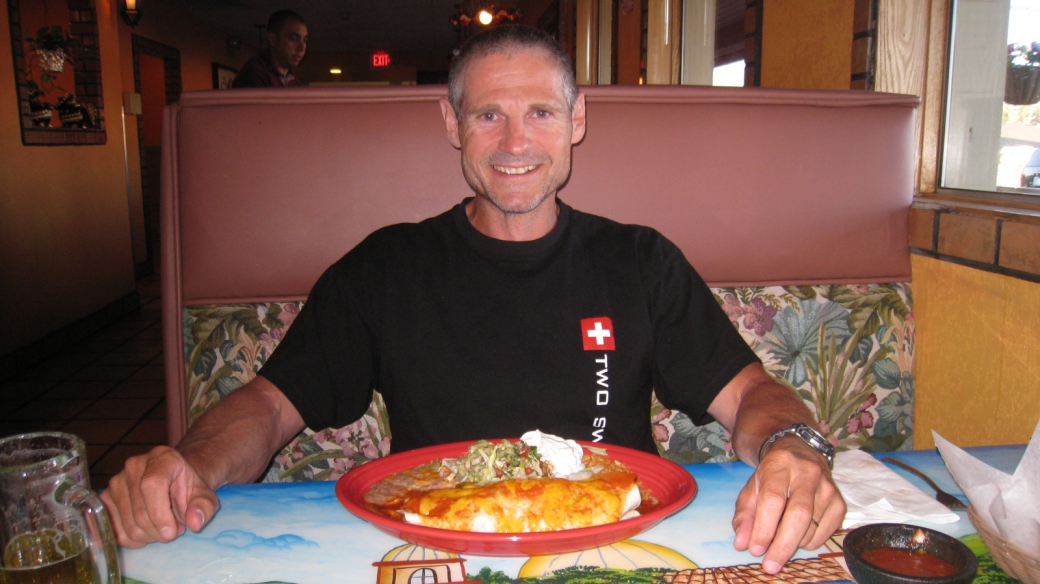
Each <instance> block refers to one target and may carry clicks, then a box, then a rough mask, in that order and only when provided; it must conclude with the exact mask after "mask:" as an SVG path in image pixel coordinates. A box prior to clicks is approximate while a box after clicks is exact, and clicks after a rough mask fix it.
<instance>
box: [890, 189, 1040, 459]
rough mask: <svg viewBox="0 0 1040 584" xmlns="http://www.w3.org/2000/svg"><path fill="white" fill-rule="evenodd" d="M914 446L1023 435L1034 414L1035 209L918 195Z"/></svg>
mask: <svg viewBox="0 0 1040 584" xmlns="http://www.w3.org/2000/svg"><path fill="white" fill-rule="evenodd" d="M910 249H911V251H912V252H913V254H914V255H913V257H912V258H911V259H912V264H913V291H914V320H915V323H916V328H917V338H916V341H917V353H916V371H915V379H916V410H915V413H914V436H915V442H914V447H915V448H932V447H933V446H934V443H933V441H932V434H931V431H932V430H935V431H937V432H938V433H939V434H941V435H942V436H943V437H944V438H947V439H948V440H951V441H953V442H954V443H955V444H959V445H962V446H982V445H988V444H1014V443H1022V442H1026V441H1028V440H1029V436H1030V435H1031V433H1032V431H1033V428H1034V427H1035V426H1036V423H1037V420H1038V419H1040V391H1038V390H1037V388H1040V311H1038V310H1037V307H1038V306H1040V212H1037V211H1030V210H1029V209H1024V208H1020V209H1016V208H1009V207H1001V208H996V207H995V206H993V205H986V204H976V203H965V202H948V201H943V200H939V199H928V200H918V201H916V202H915V203H914V206H913V208H912V209H911V213H910Z"/></svg>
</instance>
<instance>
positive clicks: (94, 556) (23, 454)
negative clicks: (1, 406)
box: [0, 432, 120, 584]
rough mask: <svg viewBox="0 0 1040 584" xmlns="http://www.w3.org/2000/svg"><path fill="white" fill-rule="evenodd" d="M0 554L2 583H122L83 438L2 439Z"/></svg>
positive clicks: (46, 434)
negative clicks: (95, 489) (91, 488)
mask: <svg viewBox="0 0 1040 584" xmlns="http://www.w3.org/2000/svg"><path fill="white" fill-rule="evenodd" d="M0 550H2V551H3V556H2V558H0V584H66V583H68V584H118V583H119V582H120V578H119V560H118V556H117V552H116V544H115V534H114V533H113V532H112V524H111V521H110V520H109V517H108V512H107V511H106V510H105V508H104V506H103V505H102V504H101V500H100V499H98V497H97V494H95V493H94V492H93V491H91V490H90V475H89V474H88V471H87V450H86V446H85V445H84V444H83V440H81V439H80V438H78V437H76V436H73V435H72V434H65V433H62V432H41V433H34V434H21V435H18V436H10V437H8V438H3V439H0Z"/></svg>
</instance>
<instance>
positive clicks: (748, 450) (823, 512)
mask: <svg viewBox="0 0 1040 584" xmlns="http://www.w3.org/2000/svg"><path fill="white" fill-rule="evenodd" d="M708 413H710V414H711V415H712V416H713V417H714V418H715V419H716V420H718V421H719V422H720V423H721V424H722V425H723V426H725V427H726V428H727V429H729V430H730V432H732V434H733V439H732V440H733V449H734V451H735V452H736V454H737V456H739V457H740V459H741V460H743V461H744V462H746V463H748V464H750V465H751V466H754V467H756V470H755V474H754V475H752V477H751V479H750V480H749V481H748V483H747V485H745V486H744V489H743V490H741V492H740V495H739V497H738V498H737V507H736V511H735V513H734V514H733V530H734V531H735V532H736V535H735V536H734V540H733V546H734V547H735V548H737V549H738V550H745V549H746V550H749V551H750V552H751V553H752V554H754V555H756V556H761V555H763V554H765V557H764V558H763V559H762V568H763V569H764V570H765V571H766V572H768V573H771V574H775V573H776V572H779V571H780V569H781V568H782V567H783V564H784V563H785V562H787V560H789V559H790V558H791V556H792V555H794V552H795V551H796V550H797V549H798V548H800V547H801V548H805V549H816V548H818V547H820V546H821V545H823V543H824V542H825V541H826V540H827V538H828V537H830V536H831V534H833V533H834V532H835V531H836V530H837V529H838V528H839V527H841V522H842V520H843V519H844V518H845V501H844V500H843V499H842V498H841V493H840V492H838V488H837V486H836V485H835V484H834V481H833V480H832V479H831V473H830V468H829V467H828V465H827V461H826V459H825V458H824V457H823V455H821V454H820V453H819V452H817V451H816V450H814V449H813V448H811V447H810V446H809V445H808V444H806V443H805V442H804V441H803V440H802V439H801V438H798V437H796V436H784V437H782V438H780V439H779V440H777V441H776V442H774V443H773V444H772V445H770V447H769V448H768V449H767V450H766V452H765V454H764V456H763V459H762V460H761V461H760V460H758V451H759V448H760V447H761V446H762V443H763V442H765V441H766V440H767V439H768V438H769V437H770V436H771V435H772V434H773V433H774V432H776V431H777V430H779V429H781V428H784V427H786V426H790V425H791V424H795V423H798V422H802V423H804V424H807V425H809V426H811V427H813V428H816V429H817V430H819V428H817V426H816V424H815V422H814V421H813V418H812V415H811V414H810V412H809V410H808V408H806V407H805V404H804V403H802V401H801V400H800V399H798V398H797V397H796V396H795V395H794V394H792V393H791V391H790V390H789V389H787V388H786V387H784V386H782V385H780V384H778V383H776V382H775V381H773V379H772V378H770V377H769V375H768V374H767V373H766V372H765V370H764V369H763V368H762V366H761V365H760V364H757V363H756V364H752V365H748V366H747V367H745V368H744V369H743V370H742V371H741V372H740V373H739V374H738V375H737V376H736V377H734V378H733V379H732V380H731V381H730V382H729V383H728V384H727V385H726V387H725V388H723V390H722V391H721V392H720V393H719V395H718V396H716V397H715V400H714V401H712V403H711V406H710V407H709V408H708Z"/></svg>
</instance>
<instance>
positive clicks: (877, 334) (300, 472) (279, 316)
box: [183, 284, 914, 481]
mask: <svg viewBox="0 0 1040 584" xmlns="http://www.w3.org/2000/svg"><path fill="white" fill-rule="evenodd" d="M713 292H714V294H715V298H716V300H717V301H718V302H719V304H720V305H721V306H722V308H723V310H724V311H725V312H726V314H727V315H729V318H730V321H731V322H732V323H733V325H734V326H735V327H737V330H739V331H740V333H741V335H742V336H743V337H744V339H745V340H746V341H747V342H748V344H749V345H750V346H751V347H752V348H753V349H754V350H755V352H756V353H757V354H758V356H759V358H761V359H762V362H763V364H764V365H765V367H766V370H767V371H769V372H770V373H771V374H772V375H773V376H774V377H775V378H776V379H777V380H778V381H779V382H780V383H782V384H784V385H786V386H787V387H789V388H790V389H791V390H792V391H793V392H795V394H796V395H798V396H799V397H800V398H801V399H802V400H803V401H805V403H806V404H807V405H808V406H809V408H810V410H811V411H813V413H814V415H815V417H816V419H817V420H818V421H819V423H820V426H821V427H822V428H823V429H824V431H825V433H826V434H827V437H828V439H829V440H830V441H831V442H832V443H833V444H834V445H835V446H837V447H838V448H839V449H848V448H863V449H866V450H870V451H873V452H880V451H891V450H903V449H909V448H911V447H912V445H913V401H914V399H913V398H914V321H913V313H912V311H911V305H912V300H911V295H910V286H909V285H908V284H880V285H867V284H863V285H835V286H800V287H792V286H785V287H781V286H774V287H760V288H715V289H713ZM300 306H301V303H298V302H272V303H261V304H244V305H219V306H194V307H188V308H186V309H185V310H184V314H183V318H184V323H183V324H184V359H185V364H186V368H187V370H186V386H187V387H186V391H187V400H186V403H187V407H188V424H189V425H191V424H192V423H194V421H195V420H196V419H198V416H200V415H201V414H202V413H203V412H204V411H206V410H207V409H209V408H210V407H211V406H212V405H213V404H215V403H217V402H218V401H220V400H221V399H222V398H223V397H224V396H226V395H227V394H228V393H230V392H231V391H234V390H235V389H236V388H238V387H241V386H242V385H243V384H244V383H246V382H247V381H249V380H251V379H252V378H253V377H255V376H256V372H257V371H259V370H260V367H261V366H262V365H263V364H264V362H266V360H267V358H268V357H269V356H270V354H271V352H272V351H273V350H274V348H275V347H276V346H277V344H278V342H279V341H280V340H281V339H282V337H283V336H284V334H285V331H286V330H287V329H288V328H289V326H291V325H292V322H293V320H294V319H295V318H296V315H297V314H298V313H299V310H300ZM650 423H651V424H653V433H654V439H655V440H656V441H657V444H658V450H659V451H660V452H661V454H662V455H664V456H666V457H668V458H670V459H672V460H675V461H677V462H681V463H689V462H704V461H725V460H735V457H734V455H733V450H732V448H731V446H730V441H729V434H728V433H727V432H726V431H725V429H724V428H722V426H721V425H719V424H718V423H712V424H708V425H706V426H695V425H694V424H693V423H692V422H691V421H690V418H689V417H688V416H686V414H683V413H682V412H678V411H672V410H668V409H666V408H665V407H664V406H663V405H661V404H660V403H659V402H658V401H657V399H656V397H655V398H654V401H653V405H652V419H651V420H650ZM390 439H391V436H390V427H389V419H388V416H387V412H386V406H385V404H384V403H383V399H382V396H380V395H379V393H378V392H376V393H375V394H374V398H373V401H372V404H371V406H370V407H369V410H368V412H367V413H366V414H365V415H364V417H362V418H361V419H360V420H358V421H356V422H354V423H353V424H350V425H349V426H346V427H343V428H338V429H337V428H326V429H322V430H319V431H313V430H311V429H307V430H305V431H304V432H302V433H301V434H300V435H299V436H297V437H296V438H295V439H293V440H292V441H291V442H290V443H289V445H287V446H286V447H285V448H284V449H283V450H282V451H281V452H279V453H278V454H277V455H276V456H275V458H274V460H273V461H272V464H271V468H270V470H269V471H268V474H267V475H266V477H265V480H267V481H286V480H288V481H296V480H334V479H337V478H339V477H340V476H342V475H343V474H344V473H345V472H347V471H349V470H350V469H351V468H354V467H355V466H357V465H359V464H363V463H364V462H367V461H369V460H372V459H375V458H379V457H381V456H385V455H386V454H387V453H389V451H390Z"/></svg>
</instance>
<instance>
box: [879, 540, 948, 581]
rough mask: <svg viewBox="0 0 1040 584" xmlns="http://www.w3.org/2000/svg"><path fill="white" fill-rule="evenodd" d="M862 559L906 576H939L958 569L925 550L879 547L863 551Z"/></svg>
mask: <svg viewBox="0 0 1040 584" xmlns="http://www.w3.org/2000/svg"><path fill="white" fill-rule="evenodd" d="M863 559H864V560H866V561H868V562H870V563H871V564H874V565H875V566H877V567H879V568H882V569H884V570H888V571H889V572H895V573H897V574H904V575H906V576H924V577H926V578H941V577H943V576H950V575H953V574H956V573H957V569H958V568H957V566H954V565H953V564H951V563H950V562H947V561H946V560H944V559H942V558H940V557H939V556H937V555H935V554H930V553H928V552H926V551H925V550H911V549H905V548H892V547H879V548H874V549H871V550H867V551H865V552H863Z"/></svg>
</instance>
